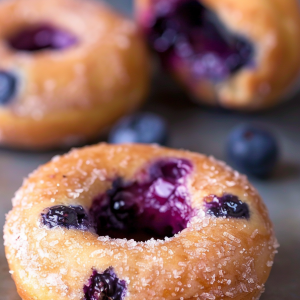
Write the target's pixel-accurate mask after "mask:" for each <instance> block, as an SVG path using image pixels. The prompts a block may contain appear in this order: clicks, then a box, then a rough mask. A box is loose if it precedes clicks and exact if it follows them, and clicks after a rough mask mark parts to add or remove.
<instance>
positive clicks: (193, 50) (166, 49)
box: [148, 0, 254, 81]
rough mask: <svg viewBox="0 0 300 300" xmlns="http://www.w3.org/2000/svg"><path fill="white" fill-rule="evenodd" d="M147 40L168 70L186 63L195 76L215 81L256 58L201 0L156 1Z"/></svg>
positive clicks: (248, 47)
mask: <svg viewBox="0 0 300 300" xmlns="http://www.w3.org/2000/svg"><path fill="white" fill-rule="evenodd" d="M148 39H149V43H150V45H151V47H152V48H153V49H154V50H155V51H156V52H158V54H159V55H160V57H161V60H162V63H163V65H164V66H165V67H166V68H170V69H172V68H175V66H176V64H178V62H179V63H182V62H184V64H185V65H187V66H188V68H189V69H190V70H191V73H192V74H194V75H195V76H199V77H205V78H207V79H210V80H213V81H219V80H224V79H226V78H227V77H229V76H231V75H233V74H235V73H236V72H238V71H239V70H240V69H242V68H243V67H245V66H250V65H251V64H252V60H253V55H254V49H253V45H252V44H251V43H250V42H249V41H247V40H246V39H245V38H243V37H241V36H239V35H237V34H234V33H232V32H230V31H229V30H228V29H227V28H226V26H225V25H224V24H223V23H222V22H221V20H220V19H219V18H218V16H217V15H216V14H215V13H214V12H213V11H212V10H210V9H208V8H207V7H205V6H204V5H203V4H201V3H200V2H199V1H198V0H175V1H165V0H156V3H155V5H154V19H153V22H152V23H151V25H150V26H149V31H148Z"/></svg>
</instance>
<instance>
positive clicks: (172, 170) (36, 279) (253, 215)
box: [4, 144, 277, 300]
mask: <svg viewBox="0 0 300 300" xmlns="http://www.w3.org/2000/svg"><path fill="white" fill-rule="evenodd" d="M4 239H5V249H6V257H7V259H8V262H9V266H10V270H11V274H12V276H13V279H14V281H15V283H16V286H17V289H18V292H19V294H20V296H21V298H22V299H23V300H29V299H30V300H31V299H34V300H50V299H60V300H67V299H68V300H69V299H74V300H99V299H101V300H102V299H105V300H108V299H113V300H144V299H147V300H154V299H155V300H158V299H164V300H171V299H172V300H179V299H181V300H182V299H183V300H186V299H190V300H191V299H201V300H202V299H208V300H210V299H215V300H219V299H234V300H253V299H258V298H259V296H260V294H261V293H262V292H263V290H264V283H265V281H266V280H267V278H268V275H269V272H270V269H271V266H272V263H273V257H274V253H275V252H276V248H277V242H276V239H275V236H274V232H273V227H272V223H271V221H270V219H269V217H268V212H267V209H266V207H265V205H264V204H263V202H262V200H261V198H260V196H259V195H258V193H257V192H256V190H255V189H254V188H253V187H252V186H251V185H250V184H249V182H248V181H247V179H246V177H244V176H242V175H240V174H239V173H238V172H236V171H233V170H232V169H230V168H229V167H227V166H226V165H225V164H224V163H222V162H219V161H216V160H215V159H214V158H211V157H210V158H208V157H206V156H204V155H200V154H196V153H191V152H187V151H179V150H172V149H168V148H162V147H159V146H151V145H137V144H132V145H125V144H123V145H107V144H99V145H96V146H92V147H91V146H90V147H86V148H83V149H81V150H72V151H71V152H70V153H69V154H67V155H64V156H62V157H55V158H54V159H53V160H52V161H51V162H50V163H48V164H46V165H44V166H42V167H40V168H39V169H38V170H37V171H35V172H34V173H33V174H31V175H30V176H29V178H28V179H27V180H26V181H25V182H24V184H23V187H22V188H21V189H20V190H19V191H18V192H17V193H16V196H15V198H14V199H13V209H12V211H11V212H10V213H9V214H8V216H7V220H6V224H5V229H4Z"/></svg>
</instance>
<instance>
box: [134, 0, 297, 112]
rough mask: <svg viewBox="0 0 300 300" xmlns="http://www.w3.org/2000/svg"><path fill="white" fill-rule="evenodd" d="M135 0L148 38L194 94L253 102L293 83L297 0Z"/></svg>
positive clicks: (256, 105)
mask: <svg viewBox="0 0 300 300" xmlns="http://www.w3.org/2000/svg"><path fill="white" fill-rule="evenodd" d="M135 1H136V10H137V18H138V21H139V24H140V25H141V27H142V28H143V31H144V32H145V34H146V36H147V39H148V42H149V44H150V46H151V47H152V48H153V49H154V50H155V51H156V52H158V54H159V56H160V58H161V60H162V63H163V65H164V66H165V67H166V69H168V70H169V71H171V73H173V75H174V76H175V77H177V79H178V80H179V81H180V82H181V83H182V84H183V85H184V86H185V87H187V89H188V90H189V91H190V92H191V94H192V95H193V96H194V97H195V99H197V100H199V101H202V102H204V103H207V104H212V105H216V104H218V105H221V106H223V107H226V108H230V109H239V110H258V109H264V108H267V107H270V106H273V105H275V104H277V103H278V102H279V101H282V100H284V99H285V98H286V97H288V94H290V93H291V91H292V90H293V89H295V85H296V84H297V78H298V75H299V71H300V43H299V42H298V37H299V35H300V9H299V3H298V1H297V0H243V1H241V0H222V1H219V0H135Z"/></svg>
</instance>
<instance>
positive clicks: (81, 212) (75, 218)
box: [41, 205, 91, 231]
mask: <svg viewBox="0 0 300 300" xmlns="http://www.w3.org/2000/svg"><path fill="white" fill-rule="evenodd" d="M41 222H42V224H43V225H45V226H47V227H48V228H50V229H51V228H54V227H57V226H59V227H64V228H67V229H79V230H83V231H85V230H89V229H90V227H91V223H90V221H89V216H88V214H87V212H86V211H85V209H84V208H83V207H82V206H81V205H77V206H65V205H56V206H52V207H49V208H47V209H45V210H44V212H43V213H42V214H41Z"/></svg>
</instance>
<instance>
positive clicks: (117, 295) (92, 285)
mask: <svg viewBox="0 0 300 300" xmlns="http://www.w3.org/2000/svg"><path fill="white" fill-rule="evenodd" d="M83 292H84V298H83V300H123V299H124V297H125V293H126V282H125V281H124V280H120V279H119V278H118V277H117V275H116V273H115V272H114V270H113V268H111V267H110V268H108V269H107V270H105V271H104V272H103V273H102V274H101V273H98V272H97V271H96V270H93V273H92V275H91V277H90V278H89V281H88V284H87V285H84V287H83Z"/></svg>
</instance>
